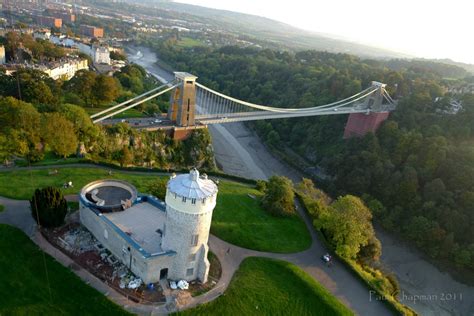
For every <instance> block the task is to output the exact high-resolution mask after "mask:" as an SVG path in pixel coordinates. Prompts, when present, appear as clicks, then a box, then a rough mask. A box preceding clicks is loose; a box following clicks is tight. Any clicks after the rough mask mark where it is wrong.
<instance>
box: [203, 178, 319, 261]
mask: <svg viewBox="0 0 474 316" xmlns="http://www.w3.org/2000/svg"><path fill="white" fill-rule="evenodd" d="M249 194H250V195H252V196H255V197H256V198H255V199H254V198H252V197H250V196H249ZM260 196H261V193H260V192H259V191H258V190H256V189H253V188H251V187H249V186H247V185H244V184H241V183H235V182H226V181H221V182H220V184H219V194H218V197H217V206H216V209H215V211H214V215H213V217H212V226H211V232H212V233H213V234H214V235H216V236H218V237H219V238H221V239H223V240H225V241H227V242H230V243H231V244H234V245H239V246H241V247H244V248H248V249H254V250H260V251H269V252H297V251H302V250H305V249H307V248H309V247H310V246H311V237H310V235H309V233H308V230H307V229H306V226H305V224H304V222H303V221H302V220H301V218H300V217H299V216H296V215H295V216H293V217H289V218H279V217H274V216H271V215H269V214H268V213H267V212H265V211H264V210H263V209H262V207H261V206H260V202H259V197H260Z"/></svg>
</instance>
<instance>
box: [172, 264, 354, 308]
mask: <svg viewBox="0 0 474 316" xmlns="http://www.w3.org/2000/svg"><path fill="white" fill-rule="evenodd" d="M180 314H182V315H354V313H353V312H352V311H351V310H349V309H348V308H347V307H346V306H344V305H343V304H342V303H340V302H339V301H338V300H337V298H336V297H334V296H333V295H332V294H331V293H329V292H328V291H327V290H326V289H325V288H323V287H322V286H321V285H320V284H319V283H317V282H316V281H314V280H313V279H312V278H311V277H310V276H309V275H308V274H306V273H305V272H304V271H303V270H301V269H300V268H298V267H297V266H295V265H293V264H291V263H288V262H284V261H279V260H273V259H266V258H247V259H245V260H244V261H243V262H242V264H241V265H240V268H239V270H238V271H237V272H236V274H235V275H234V277H233V279H232V281H231V283H230V285H229V288H228V289H227V290H226V292H225V294H224V295H222V296H221V297H219V298H217V299H216V300H215V301H213V302H210V303H207V304H204V305H201V306H198V307H196V308H194V309H191V310H189V311H184V312H182V313H180Z"/></svg>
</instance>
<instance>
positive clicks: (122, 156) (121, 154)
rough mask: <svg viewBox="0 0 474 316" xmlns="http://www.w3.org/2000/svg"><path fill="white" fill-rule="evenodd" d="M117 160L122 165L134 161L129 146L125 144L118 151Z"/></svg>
mask: <svg viewBox="0 0 474 316" xmlns="http://www.w3.org/2000/svg"><path fill="white" fill-rule="evenodd" d="M117 160H118V162H119V163H120V167H123V166H127V165H129V164H131V163H132V162H133V154H132V152H131V151H130V149H128V146H123V147H122V149H121V150H119V151H118V153H117Z"/></svg>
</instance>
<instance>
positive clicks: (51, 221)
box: [30, 187, 67, 227]
mask: <svg viewBox="0 0 474 316" xmlns="http://www.w3.org/2000/svg"><path fill="white" fill-rule="evenodd" d="M30 206H31V215H32V216H33V218H34V219H35V221H36V222H37V223H38V225H41V226H44V227H58V226H60V225H61V224H62V223H64V217H65V216H66V213H67V202H66V199H65V198H64V196H63V194H62V192H61V190H60V189H58V188H53V187H46V188H44V189H36V190H35V194H34V195H33V197H32V198H31V200H30Z"/></svg>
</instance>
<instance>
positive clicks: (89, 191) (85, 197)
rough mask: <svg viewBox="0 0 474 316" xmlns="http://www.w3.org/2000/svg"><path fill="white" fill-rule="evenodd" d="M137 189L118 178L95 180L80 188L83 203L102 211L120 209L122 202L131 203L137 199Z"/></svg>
mask: <svg viewBox="0 0 474 316" xmlns="http://www.w3.org/2000/svg"><path fill="white" fill-rule="evenodd" d="M137 194H138V193H137V189H136V188H135V187H134V186H133V185H131V184H129V183H127V182H125V181H120V180H97V181H94V182H91V183H89V184H87V185H86V186H84V187H83V188H82V190H81V200H82V202H83V203H85V204H87V205H90V206H93V207H95V208H97V209H99V210H100V211H102V212H103V213H107V212H117V211H121V210H122V209H123V208H122V204H123V202H125V201H127V200H129V201H130V202H131V204H133V203H134V202H135V201H136V200H137Z"/></svg>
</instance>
